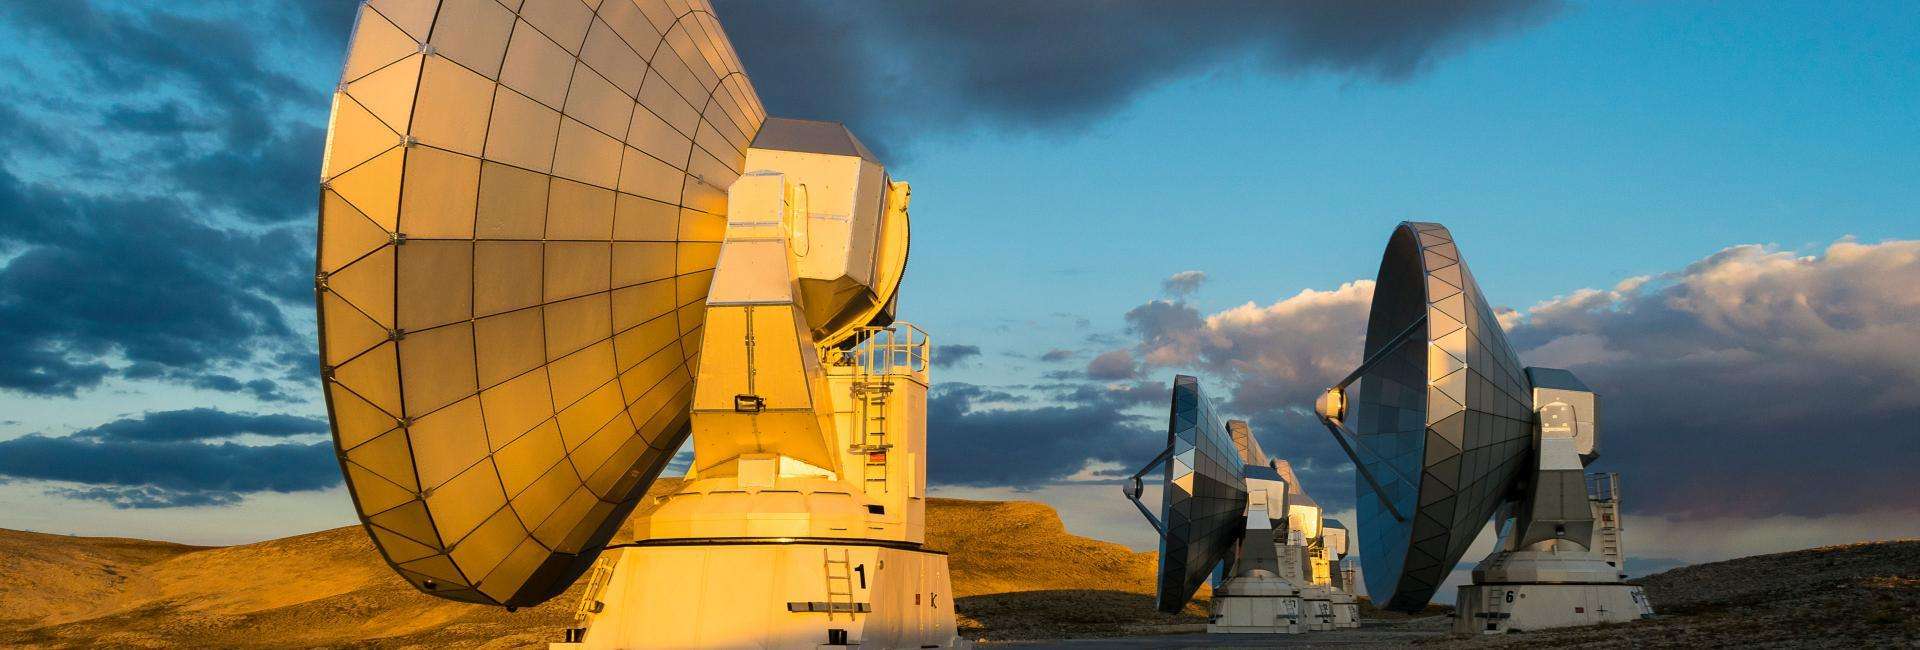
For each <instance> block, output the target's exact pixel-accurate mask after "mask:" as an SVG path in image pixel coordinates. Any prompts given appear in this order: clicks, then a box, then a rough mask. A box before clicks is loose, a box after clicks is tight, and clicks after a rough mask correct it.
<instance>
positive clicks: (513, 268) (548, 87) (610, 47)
mask: <svg viewBox="0 0 1920 650" xmlns="http://www.w3.org/2000/svg"><path fill="white" fill-rule="evenodd" d="M321 174H322V175H321V188H322V191H321V201H320V218H319V221H320V228H319V229H320V237H319V252H318V260H317V269H316V274H315V287H316V296H317V301H318V303H319V305H318V310H319V322H320V330H321V334H320V349H321V358H322V364H323V372H322V374H323V376H324V378H325V385H326V395H327V403H328V412H329V415H330V417H331V420H332V423H333V430H334V439H335V444H336V447H337V451H338V456H339V460H340V466H341V470H342V472H343V473H344V474H345V477H346V481H347V485H348V488H349V490H350V492H351V494H352V498H353V502H354V506H355V509H356V511H357V512H358V514H359V516H360V519H361V521H362V523H363V524H364V526H365V528H366V531H367V533H368V535H369V536H370V537H371V538H372V539H373V541H374V543H375V545H376V546H377V547H378V549H379V551H380V553H381V555H382V557H383V558H384V559H386V561H387V562H388V564H389V565H391V566H392V568H393V569H394V570H395V571H396V572H397V573H398V574H399V575H400V576H401V577H403V578H404V579H406V580H407V581H408V582H409V583H410V584H412V585H414V586H415V587H416V588H418V589H419V590H421V591H422V592H424V593H427V594H430V595H433V596H437V597H441V598H448V599H453V600H459V601H464V602H471V603H481V604H488V605H498V606H505V607H507V608H509V609H513V608H516V607H521V606H527V605H532V604H537V603H540V602H543V601H545V600H548V599H550V598H552V597H554V596H555V595H558V594H560V593H561V592H562V591H565V590H566V589H567V588H568V587H569V586H570V585H572V584H573V583H574V582H575V581H577V580H578V579H579V578H580V577H581V576H582V575H583V574H586V573H587V572H588V571H589V569H593V576H594V577H593V579H592V580H590V581H589V584H588V585H587V599H588V601H589V602H588V603H586V604H585V606H583V608H582V611H583V612H585V613H586V615H585V618H583V620H582V621H581V622H580V623H579V624H577V625H576V627H575V628H574V629H570V630H569V631H568V632H567V635H566V636H567V638H568V640H569V641H570V642H578V643H583V644H584V645H585V646H590V647H614V646H622V645H632V644H634V643H640V642H641V641H639V640H644V642H645V643H650V644H665V645H673V646H679V647H697V646H734V645H776V646H778V645H796V644H807V645H812V644H820V643H849V642H854V643H863V644H864V645H867V646H872V647H888V646H899V645H904V646H908V647H946V646H952V645H954V644H955V643H956V642H957V637H955V636H954V633H953V630H954V618H953V614H952V607H951V593H950V589H949V580H948V578H947V573H946V566H947V565H946V558H945V556H944V555H942V554H938V553H935V552H931V551H927V550H925V549H923V548H921V544H922V542H923V541H924V534H925V532H924V531H925V524H924V521H925V520H924V516H925V515H924V503H923V500H924V492H925V471H924V470H925V462H926V459H925V444H926V441H925V424H924V422H925V391H926V385H927V381H928V377H927V363H928V361H929V356H928V352H929V350H930V342H929V341H928V339H927V337H926V336H925V334H924V333H921V332H920V331H919V330H917V329H915V328H913V327H912V326H911V325H906V324H903V323H902V324H896V323H894V322H893V318H894V310H895V307H896V306H897V304H898V300H897V293H898V290H899V287H900V282H901V278H902V277H903V274H904V269H905V264H906V250H907V204H908V201H909V197H910V194H909V190H908V187H907V185H906V184H905V183H902V182H896V181H894V180H893V179H891V178H890V177H889V176H888V175H887V173H886V171H885V168H884V167H883V166H882V165H881V164H880V162H879V160H878V159H877V158H875V157H874V156H873V154H872V153H871V152H870V151H868V150H867V149H866V147H865V146H864V145H862V144H861V143H860V142H859V140H858V139H857V138H855V137H854V136H853V134H852V133H850V132H848V131H847V130H846V129H845V128H844V127H841V126H840V125H838V124H835V123H828V122H804V121H797V120H780V119H770V118H768V117H767V115H766V113H765V111H764V110H763V109H762V107H761V104H760V100H759V98H758V96H757V95H756V93H755V92H754V89H753V86H752V85H751V84H750V83H749V81H748V79H747V77H746V75H745V74H744V73H743V72H742V68H741V65H740V61H739V57H738V56H737V55H736V54H735V53H734V50H733V47H732V45H731V44H730V43H729V42H728V40H727V36H726V34H725V32H724V31H723V30H722V29H721V25H720V22H719V21H718V20H717V19H716V18H715V16H714V14H713V11H712V8H711V7H710V6H709V5H708V3H707V2H706V1H705V0H692V1H690V2H689V1H685V0H604V1H600V2H580V1H579V0H524V1H522V0H511V1H504V2H495V1H492V0H444V1H442V0H370V1H369V2H367V3H366V4H364V5H362V6H361V7H360V8H359V14H358V18H357V21H356V23H355V27H354V34H353V38H352V44H351V46H350V48H349V50H348V54H347V59H346V63H345V66H344V68H343V71H342V77H341V83H340V85H339V87H338V89H337V91H336V92H335V93H334V96H333V111H332V118H331V122H330V124H329V129H328V138H327V147H326V154H325V158H324V161H323V163H322V173H321ZM690 435H691V436H692V437H693V438H694V446H695V461H694V468H693V470H692V471H691V472H690V474H689V476H688V477H687V481H686V482H685V484H684V485H683V486H682V488H681V490H680V491H679V492H678V493H677V494H675V495H674V496H673V497H671V498H669V499H667V500H666V502H665V503H664V504H663V505H662V507H661V508H660V509H659V510H658V512H656V513H655V514H654V515H652V516H650V517H647V518H644V519H642V520H640V521H637V522H636V526H635V527H636V529H637V531H638V535H639V537H640V540H639V541H638V542H636V543H635V544H632V545H627V547H625V548H617V549H615V550H613V551H610V552H609V551H608V548H609V544H610V541H611V540H612V537H613V535H614V534H615V532H616V531H617V530H618V529H619V528H620V527H621V526H622V524H623V523H624V522H625V521H626V520H627V518H628V515H629V514H630V513H632V512H633V511H634V509H635V507H636V506H637V505H638V504H639V500H640V499H641V498H643V497H644V496H645V495H646V493H647V489H648V487H649V486H651V485H652V484H653V483H654V481H655V479H656V478H657V477H658V476H659V475H660V473H661V471H662V470H663V469H664V468H665V467H666V465H667V463H668V461H669V460H670V459H671V458H672V456H673V454H674V453H675V452H676V451H677V450H679V449H680V448H681V446H682V444H683V443H684V442H685V441H686V440H687V438H688V437H689V436H690ZM603 552H604V554H603ZM883 566H884V567H885V568H884V569H883V568H882V567H883ZM596 567H597V568H596ZM705 585H725V588H721V587H712V588H707V587H705ZM776 585H777V586H778V588H776ZM702 594H704V595H702ZM663 598H665V599H668V600H670V601H671V602H672V606H670V607H669V606H665V605H662V604H661V602H662V601H661V599H663ZM914 605H918V607H919V608H920V609H919V610H915V609H913V606H914ZM909 621H918V622H909Z"/></svg>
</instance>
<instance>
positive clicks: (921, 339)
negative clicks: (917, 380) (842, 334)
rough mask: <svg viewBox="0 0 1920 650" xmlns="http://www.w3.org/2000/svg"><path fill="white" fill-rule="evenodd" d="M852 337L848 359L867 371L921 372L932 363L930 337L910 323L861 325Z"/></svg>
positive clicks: (890, 372)
mask: <svg viewBox="0 0 1920 650" xmlns="http://www.w3.org/2000/svg"><path fill="white" fill-rule="evenodd" d="M853 339H854V341H855V342H854V344H853V347H852V349H851V350H849V352H850V353H851V359H849V360H851V361H852V362H853V363H854V364H855V365H857V366H859V367H860V369H861V370H862V371H863V372H866V373H868V374H875V375H884V374H912V375H924V374H926V372H927V368H928V367H929V366H931V365H932V363H933V339H932V337H930V336H928V335H927V333H926V331H924V330H922V329H920V328H918V327H915V326H913V325H912V324H910V323H901V322H895V323H894V324H892V325H889V326H886V327H862V328H859V329H857V330H855V331H854V335H853ZM842 358H846V357H842Z"/></svg>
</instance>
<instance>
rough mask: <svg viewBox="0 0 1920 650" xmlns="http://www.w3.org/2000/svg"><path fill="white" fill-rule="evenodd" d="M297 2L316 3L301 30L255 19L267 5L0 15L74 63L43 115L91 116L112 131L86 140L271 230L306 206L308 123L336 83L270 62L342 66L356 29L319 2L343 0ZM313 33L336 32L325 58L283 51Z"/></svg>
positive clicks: (9, 10) (315, 153) (21, 7)
mask: <svg viewBox="0 0 1920 650" xmlns="http://www.w3.org/2000/svg"><path fill="white" fill-rule="evenodd" d="M298 4H302V5H310V7H309V8H307V9H305V10H303V11H299V12H293V13H294V14H295V15H296V16H299V17H300V18H299V20H300V21H301V22H302V23H304V24H301V25H299V26H297V29H296V28H295V27H294V26H292V25H289V26H288V27H287V28H285V29H282V30H274V29H271V28H270V26H271V25H273V22H272V21H268V20H264V19H262V17H260V16H256V15H254V14H253V12H255V11H258V10H260V9H261V7H257V6H246V5H226V4H213V5H206V6H201V7H197V9H200V10H203V11H195V12H192V13H183V12H179V11H177V8H172V7H166V6H163V5H151V6H140V5H133V6H114V5H106V4H102V3H95V2H22V3H7V4H6V5H5V6H4V7H0V16H4V17H5V18H6V19H7V20H9V21H10V22H11V23H12V24H13V25H14V26H15V27H16V28H17V29H19V30H21V31H22V32H24V33H25V34H26V35H28V37H29V38H32V39H35V44H36V45H38V46H40V47H41V48H42V49H43V50H44V51H46V52H48V53H49V54H50V55H52V56H53V57H57V60H60V61H62V62H63V63H66V64H69V65H70V66H71V69H72V71H71V72H72V73H71V74H67V73H66V72H67V71H66V70H64V69H63V70H62V71H61V73H60V74H61V76H62V79H61V81H62V83H64V84H68V85H69V87H68V88H66V89H65V91H64V92H65V93H66V94H65V95H64V96H63V97H62V98H60V99H61V101H59V102H57V104H58V105H57V106H41V107H39V108H40V110H43V111H48V112H53V113H75V114H79V115H86V114H93V115H95V116H96V117H95V118H94V120H93V121H95V122H97V123H99V124H101V125H102V126H103V127H104V128H105V131H106V132H105V133H104V134H99V135H90V134H81V135H83V136H87V137H96V138H101V139H102V144H105V145H107V148H109V149H111V150H115V151H118V152H123V153H121V154H120V155H124V156H127V157H129V158H131V160H128V161H126V162H130V163H134V164H136V165H138V166H139V167H140V168H142V170H143V171H151V172H157V175H158V176H159V177H161V178H164V179H165V180H166V181H168V182H170V183H171V184H172V185H173V186H174V189H176V190H178V191H179V192H185V193H190V194H191V195H192V196H193V197H194V198H195V199H197V201H198V202H199V203H200V204H201V206H203V207H206V208H213V209H219V210H221V211H223V213H225V214H228V215H231V216H235V217H238V218H240V219H244V220H248V221H255V222H262V223H273V222H282V221H287V220H291V219H296V218H299V217H301V216H304V215H305V214H307V213H310V212H311V211H312V209H313V204H314V200H315V199H314V196H315V193H316V191H317V190H315V189H314V188H315V183H314V181H313V179H314V178H316V177H317V176H318V174H319V160H320V157H319V149H320V146H321V144H322V143H323V142H324V132H323V127H324V125H321V124H316V123H312V122H313V121H315V120H317V119H319V118H320V117H321V116H322V115H323V113H324V110H325V106H326V89H327V87H328V85H329V81H330V80H326V79H305V78H301V77H298V76H296V75H295V74H294V73H292V72H289V71H288V70H284V69H281V68H279V67H277V65H279V64H281V63H282V62H283V61H284V58H287V57H292V58H296V59H298V58H301V57H317V58H320V59H324V60H330V61H338V60H339V56H340V52H341V51H343V50H344V44H345V36H346V29H347V27H348V26H349V25H350V24H351V23H350V22H347V23H344V24H342V23H339V20H338V17H337V14H339V13H340V12H341V11H343V10H342V9H339V8H337V7H328V6H325V5H337V4H341V3H330V2H307V3H298ZM347 16H348V17H349V18H350V17H351V14H350V13H349V14H347ZM307 21H320V22H307ZM315 27H323V28H324V29H314V28H315ZM289 31H290V32H291V35H290V34H289V33H288V32H289ZM310 31H332V32H337V33H336V34H335V36H336V38H334V39H331V40H333V41H338V43H337V44H334V45H332V46H331V48H330V49H329V50H328V51H323V52H305V51H300V50H297V49H295V50H288V49H287V46H288V45H289V44H291V43H294V42H298V41H299V40H300V39H298V38H295V37H294V36H295V35H299V34H303V33H307V32H310ZM322 47H323V48H324V47H326V46H322ZM127 97H133V98H136V99H133V100H130V101H129V100H123V99H122V98H127ZM87 98H112V100H110V101H111V102H112V103H106V102H104V101H102V102H100V103H94V101H89V99H87ZM95 101H97V100H95ZM303 109H304V110H303ZM134 136H142V137H143V138H144V140H142V141H135V138H134ZM154 175H155V174H149V173H143V174H142V175H140V176H139V177H138V178H139V180H140V181H141V182H152V180H153V176H154ZM241 180H244V182H243V183H237V182H236V181H241Z"/></svg>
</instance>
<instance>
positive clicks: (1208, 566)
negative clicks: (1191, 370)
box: [1155, 375, 1257, 612]
mask: <svg viewBox="0 0 1920 650" xmlns="http://www.w3.org/2000/svg"><path fill="white" fill-rule="evenodd" d="M1249 440H1251V438H1250V437H1249ZM1167 444H1168V447H1169V451H1170V452H1171V457H1169V458H1167V461H1166V470H1165V473H1164V474H1163V480H1162V486H1163V489H1164V490H1165V492H1163V495H1164V496H1163V500H1162V505H1161V514H1160V520H1161V521H1162V522H1165V530H1164V531H1163V532H1162V534H1161V535H1160V567H1159V573H1158V576H1159V588H1158V589H1157V590H1156V591H1155V594H1156V595H1155V598H1156V603H1155V605H1156V606H1157V607H1158V608H1159V609H1160V611H1163V612H1178V611H1180V610H1181V609H1183V608H1185V607H1186V606H1187V602H1188V601H1189V600H1192V599H1193V593H1194V592H1195V591H1198V590H1199V589H1200V584H1201V583H1203V582H1206V580H1207V577H1208V576H1210V575H1212V574H1213V573H1214V569H1215V568H1216V567H1218V566H1220V563H1221V562H1223V561H1225V560H1226V559H1228V556H1229V554H1230V553H1232V552H1233V547H1234V542H1235V541H1236V540H1238V539H1239V537H1240V530H1241V529H1242V528H1243V527H1244V526H1245V525H1246V519H1245V516H1244V514H1245V511H1246V508H1247V488H1246V484H1245V482H1244V481H1242V480H1241V478H1240V471H1241V468H1242V467H1244V466H1245V463H1243V462H1242V461H1241V452H1240V449H1239V447H1238V446H1237V445H1236V444H1235V441H1234V437H1233V434H1232V433H1230V432H1229V431H1228V430H1227V427H1226V425H1225V424H1223V423H1222V421H1221V420H1220V416H1219V415H1218V414H1216V413H1215V412H1214V410H1213V402H1212V401H1210V400H1208V399H1207V396H1206V394H1205V393H1203V392H1201V390H1200V380H1199V379H1198V378H1196V377H1192V376H1188V375H1178V376H1175V377H1174V379H1173V403H1172V408H1171V412H1170V413H1169V414H1168V418H1167ZM1254 444H1257V443H1254Z"/></svg>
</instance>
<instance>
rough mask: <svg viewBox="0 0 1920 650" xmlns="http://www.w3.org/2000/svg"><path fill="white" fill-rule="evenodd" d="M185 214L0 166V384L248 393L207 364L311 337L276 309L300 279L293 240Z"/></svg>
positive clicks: (40, 391) (169, 204) (166, 204)
mask: <svg viewBox="0 0 1920 650" xmlns="http://www.w3.org/2000/svg"><path fill="white" fill-rule="evenodd" d="M191 215H192V210H191V209H190V208H189V207H188V206H187V205H185V204H181V203H179V202H175V201H171V200H166V199H143V198H119V197H112V196H96V195H91V194H86V193H79V192H63V191H60V190H59V189H57V188H53V187H47V186H38V185H29V184H27V183H25V182H23V181H21V179H19V178H18V177H16V176H14V175H13V174H12V173H10V172H8V171H6V170H4V169H0V246H4V247H6V248H10V249H13V250H17V251H19V253H18V255H17V256H16V257H14V258H13V259H11V260H8V261H7V262H6V263H5V265H4V266H0V388H5V389H12V390H15V391H20V392H25V393H29V394H36V395H73V394H74V393H75V391H76V390H78V389H81V388H87V387H91V386H95V385H98V384H99V383H100V382H101V381H103V380H104V379H106V378H107V377H109V376H114V375H125V376H131V377H138V378H155V379H170V380H177V381H181V382H182V383H188V384H193V383H196V382H198V383H200V384H202V385H205V386H206V387H209V388H215V389H225V388H230V389H231V390H234V391H243V390H255V388H253V387H249V386H247V385H246V383H245V382H240V381H238V380H235V382H234V385H233V386H230V387H229V386H223V385H221V384H222V382H220V381H219V380H218V379H217V378H214V377H213V376H214V375H218V374H221V373H218V372H215V371H217V370H219V369H220V368H223V367H227V366H233V365H236V364H241V363H244V362H247V361H250V360H252V359H254V357H255V354H256V350H258V349H272V348H283V347H291V346H303V345H308V343H307V342H306V341H305V336H304V334H305V333H303V332H296V331H295V329H294V327H293V326H292V325H290V324H289V323H288V321H287V320H286V317H285V315H284V313H283V306H284V305H285V304H287V302H288V301H292V300H297V299H298V298H296V296H301V295H302V294H301V293H300V292H299V288H302V287H304V286H305V285H304V284H303V283H302V279H303V278H305V277H306V275H307V274H306V273H304V272H303V271H302V270H303V269H304V268H305V267H306V265H307V264H309V262H307V261H306V260H307V257H306V254H305V253H304V250H305V249H304V248H293V247H294V246H298V245H299V242H298V239H297V238H296V237H295V236H294V235H292V234H291V233H288V232H285V231H283V230H277V231H268V232H265V233H260V234H253V233H248V232H242V231H236V230H227V229H222V228H217V227H214V226H211V225H208V224H206V223H204V222H201V221H199V220H197V219H195V218H193V217H192V216H191ZM110 359H119V360H124V361H125V362H126V365H125V366H124V367H116V365H115V364H112V363H109V360H110ZM269 392H271V391H269Z"/></svg>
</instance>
